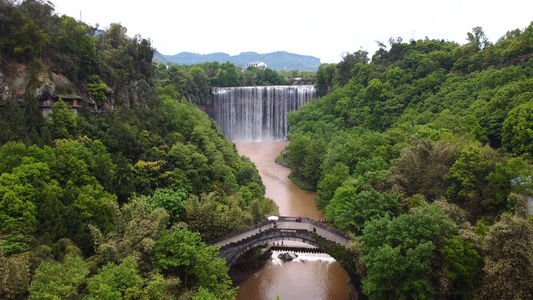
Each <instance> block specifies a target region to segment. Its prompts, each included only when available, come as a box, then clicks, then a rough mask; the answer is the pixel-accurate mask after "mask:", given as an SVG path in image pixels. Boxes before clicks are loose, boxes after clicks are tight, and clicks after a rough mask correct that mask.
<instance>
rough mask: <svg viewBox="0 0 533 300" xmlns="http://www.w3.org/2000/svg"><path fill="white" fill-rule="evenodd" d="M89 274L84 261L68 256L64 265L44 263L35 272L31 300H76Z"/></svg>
mask: <svg viewBox="0 0 533 300" xmlns="http://www.w3.org/2000/svg"><path fill="white" fill-rule="evenodd" d="M88 274H89V269H88V268H87V266H86V264H85V262H84V261H83V259H82V258H81V257H79V256H77V255H67V256H66V257H65V260H64V261H63V263H61V264H58V263H55V262H46V261H45V262H43V263H41V265H39V267H38V268H37V270H35V278H34V279H33V280H32V282H31V286H30V299H76V298H77V295H79V294H80V287H81V286H82V285H83V283H84V282H85V280H86V276H87V275H88Z"/></svg>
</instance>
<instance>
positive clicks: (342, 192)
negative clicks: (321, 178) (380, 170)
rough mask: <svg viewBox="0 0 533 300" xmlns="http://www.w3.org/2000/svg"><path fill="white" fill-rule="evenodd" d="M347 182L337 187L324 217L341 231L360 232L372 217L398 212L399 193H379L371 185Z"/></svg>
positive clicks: (391, 214)
mask: <svg viewBox="0 0 533 300" xmlns="http://www.w3.org/2000/svg"><path fill="white" fill-rule="evenodd" d="M357 185H361V184H356V186H354V185H352V184H347V185H343V186H341V187H339V188H338V189H337V190H336V191H335V195H334V196H333V198H332V199H331V203H330V204H329V205H328V206H327V207H326V217H327V218H328V219H329V220H331V221H332V222H333V223H334V224H335V226H336V227H337V228H339V229H341V230H343V231H349V232H353V233H355V234H360V233H361V232H362V231H363V228H364V226H365V223H366V222H368V221H370V220H372V219H373V218H381V217H384V216H386V215H388V216H395V215H397V214H398V213H399V210H400V202H401V195H393V194H388V193H383V194H380V193H379V192H377V191H375V190H374V189H373V188H371V187H364V186H357Z"/></svg>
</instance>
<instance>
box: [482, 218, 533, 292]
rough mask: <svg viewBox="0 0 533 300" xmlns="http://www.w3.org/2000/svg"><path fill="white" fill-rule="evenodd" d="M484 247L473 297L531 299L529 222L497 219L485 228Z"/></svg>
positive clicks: (532, 234)
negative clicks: (482, 260) (479, 279)
mask: <svg viewBox="0 0 533 300" xmlns="http://www.w3.org/2000/svg"><path fill="white" fill-rule="evenodd" d="M484 247H485V249H484V250H485V251H484V252H485V256H484V266H483V270H482V272H481V276H482V282H481V284H480V285H479V286H478V288H477V289H476V290H475V293H474V294H473V295H474V298H475V299H483V298H486V297H496V298H521V299H527V298H531V297H532V296H533V289H532V286H531V284H529V283H530V282H531V281H532V280H533V267H532V263H533V257H532V255H533V254H532V252H531V248H532V247H533V231H532V230H531V223H530V222H528V221H527V220H525V219H522V218H520V217H517V216H513V215H509V214H503V215H502V217H501V219H500V220H499V221H498V222H497V223H496V224H494V225H493V226H491V227H490V228H489V232H488V234H487V235H486V237H485V240H484ZM489 295H490V296H489Z"/></svg>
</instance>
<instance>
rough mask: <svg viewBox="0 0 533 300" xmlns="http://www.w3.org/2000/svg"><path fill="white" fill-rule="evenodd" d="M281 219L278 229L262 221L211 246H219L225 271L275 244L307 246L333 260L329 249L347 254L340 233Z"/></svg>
mask: <svg viewBox="0 0 533 300" xmlns="http://www.w3.org/2000/svg"><path fill="white" fill-rule="evenodd" d="M299 219H300V220H299V222H297V221H296V218H295V217H280V218H279V219H278V221H277V227H276V228H273V226H272V223H271V222H269V221H264V222H261V223H259V224H256V225H253V226H251V227H249V228H247V229H243V230H239V231H236V232H232V233H230V234H228V235H226V236H224V237H221V238H219V239H217V240H214V241H211V242H210V243H209V244H211V245H219V246H220V255H219V256H220V257H221V258H223V259H225V260H226V262H227V265H228V267H230V266H231V265H233V263H234V262H235V261H236V260H237V259H238V258H239V257H240V256H241V255H243V254H244V253H246V252H248V251H249V250H251V249H253V248H255V247H257V246H260V245H264V244H267V243H269V242H275V241H278V242H279V241H281V240H284V241H296V242H302V243H306V244H309V245H312V246H315V247H317V248H319V249H320V250H322V251H324V252H326V253H328V254H330V255H331V256H333V257H334V258H336V257H335V253H332V252H334V251H332V249H334V248H335V249H337V251H338V249H342V250H343V251H347V248H348V245H349V242H350V239H349V237H348V236H347V235H346V234H344V233H343V232H341V231H339V230H336V229H334V228H331V227H329V226H326V225H324V224H322V223H320V222H317V221H314V220H312V219H310V218H299Z"/></svg>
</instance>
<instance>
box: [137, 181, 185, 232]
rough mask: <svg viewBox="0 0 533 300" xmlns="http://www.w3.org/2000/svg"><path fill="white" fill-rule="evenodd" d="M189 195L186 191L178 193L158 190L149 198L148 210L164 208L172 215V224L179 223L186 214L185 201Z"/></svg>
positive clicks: (178, 191)
mask: <svg viewBox="0 0 533 300" xmlns="http://www.w3.org/2000/svg"><path fill="white" fill-rule="evenodd" d="M187 198H188V195H187V193H186V192H185V190H183V189H180V190H177V191H172V190H162V189H156V190H155V193H154V195H153V196H151V197H147V199H146V203H147V205H148V209H149V210H151V211H153V210H154V209H156V208H164V209H165V210H166V211H167V212H168V213H169V214H170V223H171V224H173V223H177V222H178V221H179V220H180V218H181V217H182V216H183V214H184V212H185V200H187Z"/></svg>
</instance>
